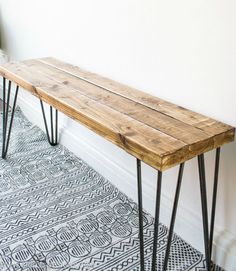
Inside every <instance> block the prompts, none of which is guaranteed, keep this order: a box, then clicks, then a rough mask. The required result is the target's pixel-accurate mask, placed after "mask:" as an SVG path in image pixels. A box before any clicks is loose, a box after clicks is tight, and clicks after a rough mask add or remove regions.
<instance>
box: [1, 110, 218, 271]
mask: <svg viewBox="0 0 236 271" xmlns="http://www.w3.org/2000/svg"><path fill="white" fill-rule="evenodd" d="M0 125H1V123H0ZM12 132H13V133H12V137H11V143H10V147H9V151H8V157H7V160H3V159H0V270H1V271H23V270H26V271H57V270H60V271H65V270H71V271H73V270H74V271H76V270H83V271H85V270H86V271H89V270H93V271H98V270H99V271H100V270H104V271H105V270H107V271H108V270H109V271H115V270H126V271H131V270H136V271H138V270H140V268H139V239H138V212H137V205H136V203H135V202H133V201H132V200H131V199H130V198H128V197H127V196H126V195H124V194H123V193H121V192H120V191H119V190H118V189H117V188H116V187H115V186H114V185H112V184H111V183H110V182H109V181H108V180H106V179H105V178H104V177H103V176H101V175H100V174H98V173H97V172H96V171H95V170H93V169H92V168H91V167H90V166H89V165H87V164H86V163H85V162H84V161H82V160H81V159H80V158H78V157H75V156H74V155H73V154H72V153H71V152H69V151H68V150H67V149H66V148H64V147H63V146H60V145H59V146H56V147H51V146H50V145H49V144H48V142H47V140H46V136H45V134H44V132H43V131H41V130H40V129H39V128H38V127H36V126H34V125H32V124H31V123H30V122H29V121H28V120H27V119H26V118H25V117H24V116H23V114H22V112H21V111H20V110H19V109H17V111H16V115H15V119H14V127H13V131H12ZM1 133H2V131H1V132H0V137H1V136H2V135H1ZM121 178H122V176H121ZM159 227H160V229H159V230H160V231H159V232H160V236H159V240H158V257H157V259H158V261H157V265H158V268H159V269H158V270H161V269H160V268H161V266H162V262H163V259H164V254H165V247H166V242H167V234H168V230H167V228H166V227H165V226H164V225H162V224H160V225H159ZM144 235H145V236H144V237H145V265H146V270H151V252H152V238H153V217H152V216H151V215H150V214H148V213H144ZM168 270H186V271H187V270H194V271H200V270H201V271H203V270H205V262H204V258H203V255H202V254H201V253H200V252H198V251H197V250H196V249H194V248H193V247H191V246H190V245H189V244H187V243H186V242H185V241H183V240H182V239H181V238H180V237H178V236H177V235H174V239H173V245H172V250H171V259H170V261H169V267H168ZM215 270H218V271H222V269H218V267H215Z"/></svg>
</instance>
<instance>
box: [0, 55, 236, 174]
mask: <svg viewBox="0 0 236 271" xmlns="http://www.w3.org/2000/svg"><path fill="white" fill-rule="evenodd" d="M0 73H1V75H2V76H3V77H5V78H7V79H9V80H11V81H13V82H15V83H16V84H18V85H19V86H21V87H22V88H24V89H26V90H28V91H30V92H31V93H32V94H33V95H35V96H37V97H39V98H40V99H41V100H43V101H45V102H46V103H48V104H50V105H51V106H53V107H55V108H56V109H58V110H59V111H61V112H63V113H65V114H66V115H67V116H69V117H71V118H73V119H75V120H77V121H79V122H81V123H82V124H83V125H85V126H87V127H88V128H89V129H91V130H93V131H94V132H96V133H97V134H99V135H101V136H103V137H105V138H106V139H108V140H109V141H111V142H113V143H114V144H116V145H118V146H119V147H121V148H122V149H124V150H125V151H126V152H128V153H130V154H132V155H133V156H135V157H136V158H138V159H140V160H142V161H144V162H146V163H147V164H149V165H150V166H152V167H154V168H156V169H158V170H160V171H163V170H166V169H168V168H170V167H173V166H175V165H178V164H180V163H182V162H184V161H186V160H189V159H191V158H193V157H195V156H197V155H199V154H201V153H204V152H206V151H209V150H212V149H214V148H217V147H220V146H221V145H223V144H224V143H227V142H230V141H233V140H234V134H235V130H234V128H233V127H231V126H229V125H226V124H224V123H221V122H218V121H216V120H214V119H211V118H208V117H206V116H203V115H201V114H198V113H195V112H193V111H190V110H187V109H185V108H183V107H180V106H177V105H175V104H172V103H169V102H166V101H164V100H162V99H159V98H157V97H154V96H151V95H149V94H147V93H145V92H142V91H139V90H136V89H133V88H131V87H128V86H125V85H123V84H120V83H117V82H114V81H112V80H110V79H107V78H104V77H102V76H99V75H97V74H94V73H90V72H87V71H84V70H82V69H80V68H78V67H75V66H73V65H70V64H67V63H64V62H62V61H59V60H57V59H54V58H41V59H33V60H27V61H22V62H10V63H7V64H5V65H3V66H1V67H0Z"/></svg>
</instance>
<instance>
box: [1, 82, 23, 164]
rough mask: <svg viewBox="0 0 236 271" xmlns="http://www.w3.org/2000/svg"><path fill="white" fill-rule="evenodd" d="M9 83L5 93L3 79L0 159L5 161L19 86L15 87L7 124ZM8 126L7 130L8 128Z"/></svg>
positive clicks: (9, 94)
mask: <svg viewBox="0 0 236 271" xmlns="http://www.w3.org/2000/svg"><path fill="white" fill-rule="evenodd" d="M11 86H12V84H11V81H8V89H7V93H6V78H5V77H3V95H2V96H3V112H2V125H3V126H2V158H3V159H5V158H6V155H7V151H8V146H9V142H10V136H11V129H12V124H13V119H14V113H15V108H16V101H17V95H18V90H19V86H16V91H15V94H14V100H13V106H12V110H11V116H10V122H9V123H8V114H9V111H10V96H11ZM8 124H9V128H8Z"/></svg>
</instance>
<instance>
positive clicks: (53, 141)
mask: <svg viewBox="0 0 236 271" xmlns="http://www.w3.org/2000/svg"><path fill="white" fill-rule="evenodd" d="M40 104H41V109H42V113H43V120H44V125H45V130H46V134H47V138H48V142H49V144H50V145H52V146H56V145H57V144H58V111H57V109H55V120H53V108H52V106H50V126H51V129H50V131H51V135H49V130H48V125H47V119H46V116H45V111H44V106H43V101H42V100H40ZM54 122H55V123H54Z"/></svg>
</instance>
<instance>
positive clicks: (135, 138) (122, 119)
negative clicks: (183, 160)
mask: <svg viewBox="0 0 236 271" xmlns="http://www.w3.org/2000/svg"><path fill="white" fill-rule="evenodd" d="M10 67H11V73H9V72H8V73H4V75H9V74H14V80H15V81H17V83H18V84H19V85H23V86H25V88H26V89H27V90H30V91H31V92H32V93H33V94H34V95H35V96H37V97H39V98H40V99H42V100H44V101H45V102H47V103H49V104H51V105H53V106H54V107H55V108H57V109H58V110H60V111H61V112H63V113H65V114H66V115H67V116H69V117H71V118H73V119H75V120H77V121H80V122H81V123H83V124H84V125H85V126H87V127H88V128H90V129H91V130H93V131H95V132H96V133H98V134H99V135H102V136H103V137H105V138H107V139H108V140H110V141H112V142H113V143H115V144H116V145H118V146H119V147H121V148H123V149H124V150H126V151H127V152H128V153H131V154H133V155H134V156H135V157H137V158H139V159H141V160H143V161H145V162H146V163H148V164H150V165H152V166H153V167H154V168H159V169H162V167H163V166H164V165H163V161H162V160H163V158H162V157H165V161H168V154H169V153H172V152H175V153H176V155H178V156H181V157H182V156H183V157H184V152H185V151H186V150H184V146H185V144H184V143H183V142H181V141H178V140H175V139H174V138H172V137H169V136H167V135H165V134H164V133H161V132H159V131H158V130H155V129H153V128H151V127H146V126H144V125H140V123H137V122H136V121H135V120H133V119H132V118H129V117H128V116H125V115H124V114H121V113H119V112H116V111H114V110H112V109H110V108H108V107H106V106H104V105H100V104H98V103H97V102H96V101H93V100H91V99H89V98H87V97H85V96H83V95H81V96H79V95H76V96H74V95H73V94H74V90H73V89H70V88H67V87H65V86H63V87H61V86H60V85H58V84H56V83H55V81H54V80H51V79H50V78H46V77H45V76H42V74H40V73H38V72H36V71H33V72H32V70H30V69H29V68H28V67H27V66H25V65H24V64H22V63H21V64H16V63H14V64H12V65H10V66H8V69H9V68H10ZM11 79H13V78H11ZM65 90H66V93H67V94H66V95H65ZM136 148H137V150H138V151H137V150H136ZM186 148H187V149H188V147H187V146H186ZM151 161H152V162H151ZM154 161H155V162H154ZM153 163H155V164H153Z"/></svg>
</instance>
